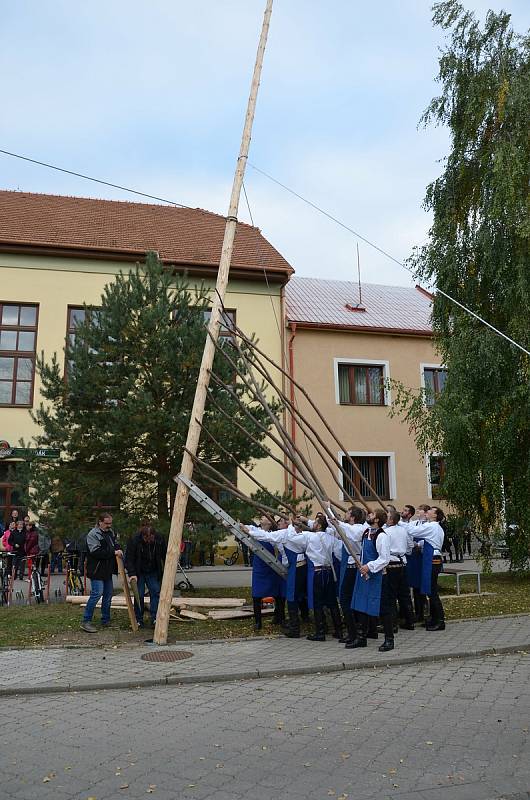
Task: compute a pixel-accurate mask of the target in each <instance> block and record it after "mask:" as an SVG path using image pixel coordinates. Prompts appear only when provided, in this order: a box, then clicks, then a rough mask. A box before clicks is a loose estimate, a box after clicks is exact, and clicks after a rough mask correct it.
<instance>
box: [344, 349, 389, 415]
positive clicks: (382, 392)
mask: <svg viewBox="0 0 530 800" xmlns="http://www.w3.org/2000/svg"><path fill="white" fill-rule="evenodd" d="M387 378H388V362H382V361H379V362H377V361H375V362H372V361H366V360H364V359H359V360H353V359H352V360H346V359H335V383H336V396H337V402H338V403H339V404H340V405H344V406H384V405H387V404H388V398H387V393H386V389H385V382H386V380H387Z"/></svg>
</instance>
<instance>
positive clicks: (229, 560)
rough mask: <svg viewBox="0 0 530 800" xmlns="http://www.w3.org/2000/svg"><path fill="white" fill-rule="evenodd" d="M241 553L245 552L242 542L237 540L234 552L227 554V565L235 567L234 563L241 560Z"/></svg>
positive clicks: (225, 560) (225, 563) (225, 562)
mask: <svg viewBox="0 0 530 800" xmlns="http://www.w3.org/2000/svg"><path fill="white" fill-rule="evenodd" d="M241 553H243V548H242V547H241V542H237V546H236V549H235V550H234V552H233V553H231V554H230V555H229V556H227V557H226V558H225V559H223V561H224V565H225V567H233V566H234V564H236V563H237V561H238V560H239V556H240V554H241Z"/></svg>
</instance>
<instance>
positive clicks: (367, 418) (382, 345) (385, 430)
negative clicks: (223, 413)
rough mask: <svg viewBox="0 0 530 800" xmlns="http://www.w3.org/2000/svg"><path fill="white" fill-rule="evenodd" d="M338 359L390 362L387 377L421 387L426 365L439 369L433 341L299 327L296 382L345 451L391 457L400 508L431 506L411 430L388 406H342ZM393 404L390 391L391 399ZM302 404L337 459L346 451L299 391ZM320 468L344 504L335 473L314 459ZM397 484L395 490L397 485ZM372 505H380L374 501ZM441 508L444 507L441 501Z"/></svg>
mask: <svg viewBox="0 0 530 800" xmlns="http://www.w3.org/2000/svg"><path fill="white" fill-rule="evenodd" d="M336 360H345V361H348V360H350V361H356V360H360V361H373V362H375V363H377V362H388V363H387V369H388V377H389V378H390V379H396V380H399V381H402V382H403V383H404V384H405V386H407V387H410V388H416V389H417V388H419V387H420V385H421V383H420V381H421V365H422V364H426V365H431V366H432V365H440V363H441V362H440V358H439V356H438V355H437V354H436V351H435V348H434V346H433V344H432V341H431V340H430V339H428V338H423V337H419V336H390V335H383V334H373V333H356V332H355V333H354V332H350V331H345V332H342V331H329V330H315V329H311V330H308V329H303V328H298V329H297V331H296V336H295V339H294V365H295V378H296V379H297V380H298V381H299V383H301V384H302V385H303V386H304V388H305V389H306V390H307V391H308V392H309V394H310V396H311V398H312V399H313V401H314V402H315V403H316V405H317V406H318V408H319V410H320V411H321V412H322V413H323V414H324V416H325V418H326V419H327V421H328V422H329V424H330V425H331V427H332V429H333V430H334V432H335V434H336V435H337V438H338V439H339V441H340V442H341V443H342V444H343V446H344V448H343V449H344V450H345V451H348V452H354V453H357V454H366V455H367V454H370V455H378V454H381V455H387V454H391V460H390V462H389V467H390V469H389V471H390V472H391V473H392V467H394V468H395V474H394V475H392V474H390V476H389V477H390V486H391V499H390V500H389V502H391V503H393V504H394V505H395V506H396V507H397V508H398V510H400V508H401V507H402V506H403V505H404V504H405V503H411V504H412V505H414V506H417V505H418V504H420V503H429V504H431V500H430V484H429V480H428V470H427V466H426V462H425V458H424V457H423V456H422V455H420V454H419V453H418V451H417V449H416V446H415V443H414V440H413V438H412V437H411V436H410V434H409V431H408V427H407V425H406V424H404V423H402V422H401V420H400V419H399V418H398V417H396V418H394V419H391V418H390V416H389V413H388V412H389V407H388V406H354V405H340V404H339V403H338V395H337V392H338V388H337V386H336V367H335V363H336ZM388 399H389V400H390V401H391V399H392V398H391V393H390V397H389V398H388ZM297 402H298V405H299V408H300V410H301V411H302V413H303V414H305V415H307V417H308V419H309V420H310V421H311V422H312V423H313V424H314V426H315V428H316V429H317V430H318V432H319V433H320V435H321V437H322V439H323V440H324V441H325V442H326V444H327V446H328V447H329V449H330V450H331V451H332V452H333V454H334V456H335V457H336V458H338V455H339V452H340V450H341V448H340V447H339V446H338V445H337V443H336V442H335V441H333V438H332V437H331V435H330V434H329V433H328V432H326V430H325V428H324V426H323V424H322V423H321V422H319V421H318V420H317V417H316V415H315V413H314V412H313V411H311V410H310V408H309V406H308V403H307V401H305V400H304V398H303V396H302V395H301V394H300V393H297ZM297 437H298V444H299V446H301V447H302V449H303V451H304V453H305V442H304V436H303V433H302V432H301V431H300V430H298V433H297ZM312 461H313V464H314V465H315V466H316V467H317V470H318V473H319V475H320V478H321V482H322V483H323V485H324V487H325V489H326V491H327V492H328V496H329V497H330V498H332V499H335V500H341V499H342V495H341V491H340V489H339V487H338V486H337V484H336V483H335V482H334V480H333V478H332V476H331V474H330V473H329V471H327V470H326V468H325V467H324V466H323V465H322V462H321V461H320V460H319V458H318V457H316V456H315V455H313V456H312ZM336 477H337V479H340V477H339V472H338V470H337V474H336ZM393 484H394V487H395V488H394V490H393V487H392V485H393ZM370 505H371V506H372V507H374V508H375V507H376V504H374V503H370ZM440 506H441V507H443V505H442V504H441V503H440Z"/></svg>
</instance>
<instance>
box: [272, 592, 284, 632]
mask: <svg viewBox="0 0 530 800" xmlns="http://www.w3.org/2000/svg"><path fill="white" fill-rule="evenodd" d="M284 622H285V597H275V598H274V612H273V614H272V619H271V625H283V624H284Z"/></svg>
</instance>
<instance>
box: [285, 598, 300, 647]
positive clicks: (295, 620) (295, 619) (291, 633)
mask: <svg viewBox="0 0 530 800" xmlns="http://www.w3.org/2000/svg"><path fill="white" fill-rule="evenodd" d="M287 611H288V612H289V619H288V620H287V625H286V626H284V627H283V628H282V630H283V633H284V634H285V635H286V636H287V638H288V639H299V638H300V618H299V616H298V603H296V602H294V601H293V602H290V601H289V600H288V601H287Z"/></svg>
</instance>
